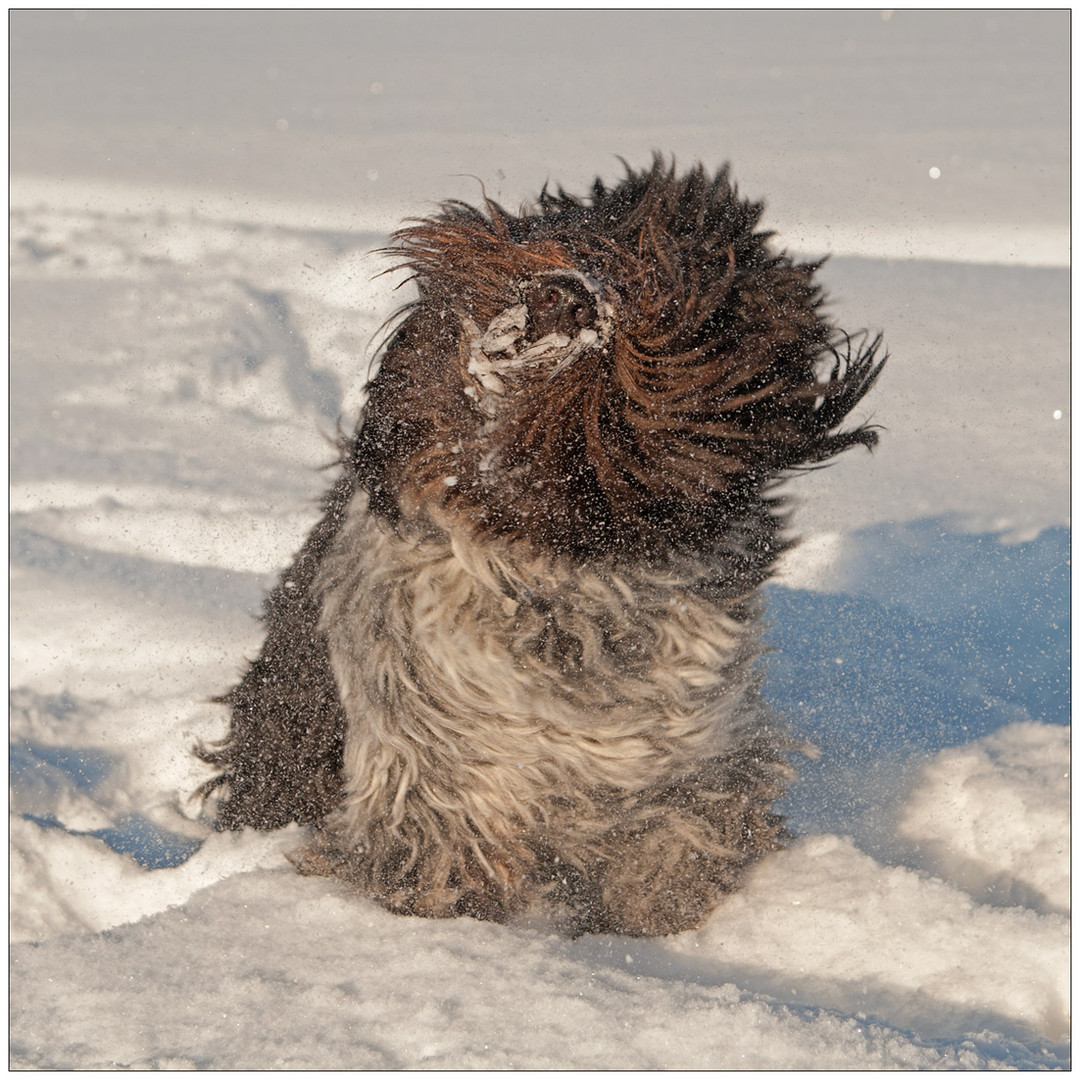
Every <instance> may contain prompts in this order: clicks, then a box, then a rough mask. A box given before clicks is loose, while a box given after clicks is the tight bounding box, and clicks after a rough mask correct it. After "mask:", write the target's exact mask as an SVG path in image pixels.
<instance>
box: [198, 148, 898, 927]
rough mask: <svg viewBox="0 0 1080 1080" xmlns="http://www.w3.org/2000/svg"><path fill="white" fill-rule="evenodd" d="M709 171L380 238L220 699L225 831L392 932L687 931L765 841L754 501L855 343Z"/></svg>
mask: <svg viewBox="0 0 1080 1080" xmlns="http://www.w3.org/2000/svg"><path fill="white" fill-rule="evenodd" d="M760 215H761V206H760V204H756V203H752V202H749V201H746V200H744V199H742V198H740V197H739V195H738V193H737V191H736V189H735V188H734V186H733V185H732V184H731V182H730V180H729V178H728V173H727V170H726V169H724V170H721V171H720V172H719V173H718V174H717V175H715V176H710V175H709V174H708V173H706V172H705V170H704V169H702V168H701V167H700V166H699V167H697V168H694V169H692V170H690V171H689V172H687V173H685V174H684V175H679V174H678V173H677V172H676V170H675V167H674V165H670V164H668V163H666V162H665V161H663V160H662V159H661V158H659V157H658V158H656V159H655V160H654V162H653V164H652V167H651V168H649V169H646V170H643V171H641V172H635V171H633V170H630V169H628V170H627V174H626V176H625V178H624V179H623V180H622V181H621V182H620V183H619V184H618V185H616V186H615V187H607V186H606V185H605V184H603V183H602V182H601V181H600V180H597V181H596V182H595V184H594V185H593V188H592V192H591V195H590V196H588V197H587V198H575V197H573V196H570V195H568V194H566V193H565V192H563V191H562V190H561V189H560V190H559V191H558V193H557V194H552V193H550V192H549V191H547V190H546V189H545V190H544V191H543V192H542V193H541V195H540V198H539V201H538V203H537V205H536V206H535V207H534V208H532V209H531V210H528V211H525V212H523V213H521V214H520V215H514V214H510V213H507V212H506V211H505V210H503V209H502V208H501V207H499V206H497V205H495V204H493V203H491V202H490V201H485V204H484V206H483V208H482V209H475V208H473V207H471V206H467V205H464V204H462V203H456V202H454V203H447V204H445V205H444V206H443V208H442V210H441V212H440V213H439V214H438V215H436V216H434V217H432V218H431V219H428V220H424V221H420V222H418V223H415V224H412V225H409V226H408V227H406V228H403V229H402V230H401V231H400V232H398V233H397V234H396V235H395V237H394V243H393V246H392V247H391V248H390V249H389V251H390V253H391V254H392V255H393V256H394V257H395V258H396V259H397V260H398V261H399V262H400V263H403V264H404V265H406V266H408V267H410V268H411V269H412V271H413V273H414V277H415V282H416V286H417V288H418V292H419V298H418V299H417V300H416V301H415V303H413V304H411V305H410V306H409V307H408V308H407V309H405V311H404V312H403V313H402V317H401V321H400V324H399V325H398V328H397V330H396V331H395V332H394V334H393V336H392V337H391V339H390V341H389V343H388V344H387V346H386V347H385V349H384V350H383V352H382V354H381V363H380V367H379V371H378V374H377V375H376V376H375V378H374V379H373V380H372V382H371V383H370V386H369V388H368V402H367V405H366V408H365V413H364V417H363V420H362V422H361V424H360V426H359V428H358V430H357V431H356V433H355V435H354V436H353V437H352V438H351V439H350V440H348V442H347V444H346V445H345V447H344V452H343V455H342V461H341V466H342V475H341V477H340V479H338V481H337V482H336V483H335V485H334V486H333V488H332V490H331V491H330V493H329V495H328V496H327V498H326V501H325V513H324V516H323V519H322V521H321V522H320V523H319V524H318V525H317V526H316V528H315V530H314V531H313V532H312V534H311V535H310V536H309V537H308V540H307V542H306V543H305V545H304V547H303V549H302V550H301V552H300V554H299V555H298V557H297V559H296V561H295V563H294V564H293V565H292V566H291V567H290V568H289V569H288V570H287V571H286V572H285V574H284V575H283V577H282V579H281V581H280V583H279V584H278V586H277V587H276V588H275V589H274V591H273V592H272V593H271V595H270V597H269V600H268V602H267V607H266V624H267V636H266V642H265V645H264V646H263V650H262V652H261V654H260V655H259V657H258V658H257V659H256V660H255V661H254V662H253V663H252V664H251V665H250V667H249V668H248V670H247V673H246V674H245V676H244V678H243V680H242V681H241V682H240V684H239V685H238V686H237V687H236V688H235V689H234V690H232V691H231V693H229V694H228V695H227V696H226V697H225V698H224V699H222V700H223V701H224V702H225V703H227V704H228V705H229V706H230V707H231V710H232V728H231V731H230V733H229V735H228V737H227V739H226V740H225V741H224V742H223V743H222V744H220V745H219V746H218V747H217V748H214V749H210V750H204V751H203V756H204V758H205V759H206V760H207V761H209V762H211V763H213V764H214V765H216V766H218V767H219V768H220V769H221V773H220V775H219V776H218V777H217V778H216V779H215V780H213V781H211V783H210V784H209V785H207V790H208V791H213V790H214V789H217V788H220V789H221V790H220V792H219V795H220V796H221V797H220V798H219V800H218V805H217V822H218V825H219V826H220V827H221V828H240V827H243V826H254V827H256V828H264V829H265V828H274V827H277V826H280V825H283V824H285V823H287V822H290V821H293V820H295V821H299V822H302V823H309V824H312V825H314V826H316V828H315V830H314V834H313V836H312V839H311V841H310V843H309V844H308V845H307V847H306V848H305V849H304V850H303V851H301V852H298V853H297V854H296V855H295V856H294V861H295V862H296V864H297V866H298V867H299V868H300V869H301V870H302V871H304V872H308V873H325V874H336V875H339V876H340V877H342V878H344V879H345V880H347V881H349V882H350V883H352V884H353V885H354V886H355V887H356V888H357V889H358V890H360V891H361V892H363V893H364V894H365V895H367V896H370V897H372V898H374V899H375V900H377V901H379V902H380V903H382V904H384V905H385V906H386V907H388V908H390V909H391V910H394V911H399V912H405V913H411V914H418V915H431V916H452V915H463V914H468V915H474V916H477V917H480V918H486V919H498V920H504V919H508V918H511V917H513V916H514V915H515V914H517V913H521V912H526V911H530V910H538V909H542V910H552V911H561V912H562V913H563V916H564V918H565V920H566V924H567V925H568V927H569V928H570V929H571V930H572V931H574V932H587V931H603V932H618V933H626V934H666V933H672V932H676V931H679V930H683V929H686V928H689V927H693V926H696V925H698V924H699V923H700V922H701V921H702V920H703V919H704V918H705V917H706V916H707V915H708V914H709V912H710V911H712V910H713V908H714V907H715V906H716V905H717V903H718V902H719V900H720V898H721V896H722V894H723V893H724V892H726V891H729V890H731V889H732V888H735V887H736V886H737V885H738V883H739V881H740V879H741V877H742V876H743V874H744V872H745V870H746V868H747V867H748V866H749V865H750V864H751V863H752V862H753V861H754V860H755V859H757V858H758V857H760V856H761V855H762V854H763V853H765V852H768V851H771V850H773V849H775V848H776V847H778V846H779V845H780V843H781V842H782V836H783V829H782V824H781V821H780V819H779V818H778V817H777V816H776V815H775V814H774V813H773V812H772V810H771V806H772V803H773V801H774V800H775V799H776V797H777V796H778V795H779V794H780V793H781V792H782V790H783V788H784V784H785V780H786V778H787V777H788V766H787V764H786V762H785V754H786V752H787V750H788V749H789V746H788V741H787V737H786V735H785V733H784V729H783V726H782V724H780V723H779V722H778V720H777V718H776V717H774V716H773V714H772V713H771V712H770V711H769V709H768V707H767V706H766V705H765V704H764V703H763V701H762V700H761V697H760V684H761V673H760V670H759V666H758V663H757V661H758V660H759V658H760V656H761V654H762V652H763V646H762V642H761V634H762V612H761V602H760V597H759V590H760V586H761V584H762V582H764V581H765V580H766V578H767V577H768V576H769V574H770V573H771V572H772V569H773V567H774V565H775V563H776V560H777V558H778V556H779V555H780V554H781V553H782V552H783V551H784V550H785V547H786V546H787V541H786V540H785V539H784V538H783V536H782V535H781V534H782V529H783V527H784V524H785V517H784V511H783V505H782V503H781V501H780V499H779V497H778V495H777V492H776V486H777V484H778V483H779V482H780V481H781V480H782V479H783V478H784V477H785V476H787V475H789V474H790V473H791V471H792V470H797V469H799V468H802V467H805V466H808V465H812V464H815V463H819V462H824V461H826V460H827V459H829V458H830V457H832V456H833V455H835V454H837V453H839V452H840V451H842V450H844V449H846V448H847V447H849V446H853V445H857V444H861V445H863V446H872V445H873V443H874V441H875V437H876V436H875V433H874V432H873V431H872V430H870V429H868V428H866V427H858V428H855V429H853V430H846V431H845V430H841V428H840V425H841V424H842V422H843V420H844V418H845V417H846V416H847V414H848V413H849V412H850V410H851V409H852V407H853V406H854V405H855V404H856V403H857V402H858V401H859V400H860V399H861V398H862V396H863V395H864V394H865V393H866V391H867V390H868V389H869V387H870V386H871V384H872V383H873V382H874V380H875V378H876V377H877V375H878V373H879V371H880V370H881V365H882V363H883V362H884V359H883V358H878V356H877V354H878V352H879V340H878V339H874V340H872V341H865V340H864V341H862V342H861V343H858V342H855V343H853V342H852V340H851V339H850V338H849V337H848V336H847V335H845V334H843V333H842V332H840V331H838V330H837V329H836V328H835V327H834V326H833V325H832V324H831V323H830V321H829V320H828V319H827V318H825V316H824V314H823V312H822V310H821V301H822V297H821V292H820V289H819V288H818V286H817V285H816V284H815V283H814V280H813V275H814V272H815V270H816V269H817V266H816V265H815V264H798V263H795V262H793V261H792V260H791V259H790V258H788V257H787V256H786V255H783V254H780V253H776V252H774V251H773V250H771V248H770V245H769V234H768V233H765V232H761V231H756V226H757V223H758V220H759V217H760Z"/></svg>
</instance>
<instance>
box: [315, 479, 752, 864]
mask: <svg viewBox="0 0 1080 1080" xmlns="http://www.w3.org/2000/svg"><path fill="white" fill-rule="evenodd" d="M696 576H698V575H696V574H695V573H694V572H693V568H692V567H691V568H688V569H687V571H686V572H683V573H680V572H679V571H676V570H667V571H644V570H636V571H634V572H633V574H630V573H627V572H623V571H620V570H619V569H618V568H616V567H615V566H613V565H604V564H600V565H591V566H580V565H576V564H573V563H571V562H569V561H558V560H554V559H542V558H537V557H534V556H525V557H521V556H519V555H518V554H517V553H515V552H513V551H511V550H508V549H507V547H506V546H505V545H502V546H500V545H499V544H498V542H493V541H487V542H485V543H483V544H478V543H474V542H472V541H471V540H469V539H468V538H466V536H465V534H464V532H463V531H461V530H458V531H456V532H455V531H451V532H449V533H447V532H438V533H434V532H431V533H429V534H428V535H423V536H421V535H410V534H409V533H408V532H407V531H403V532H402V534H401V535H398V534H395V533H394V532H393V531H391V529H390V527H389V526H387V525H386V524H382V523H380V522H379V521H377V520H376V519H375V518H374V517H373V516H371V515H370V514H369V513H368V510H367V497H366V495H365V494H364V493H358V494H357V495H356V496H354V498H353V501H352V503H351V505H350V507H349V509H348V513H347V519H346V522H345V524H344V526H343V527H342V529H341V531H340V533H339V534H338V536H337V538H336V540H335V542H334V547H333V549H332V551H331V553H330V555H329V556H328V557H327V558H326V559H325V561H324V562H323V565H322V567H321V569H320V572H319V577H318V580H317V582H316V590H317V592H318V593H319V594H320V595H321V599H322V605H323V610H322V620H321V623H320V629H321V630H322V631H323V632H324V633H325V634H326V635H327V638H328V642H329V648H330V656H331V660H332V664H333V670H334V674H335V677H336V679H337V685H338V691H339V694H340V698H341V701H342V704H343V706H344V708H345V712H346V715H347V717H348V734H347V742H346V748H345V758H344V774H345V778H346V792H345V802H344V809H343V810H342V811H341V812H340V813H339V814H338V815H337V828H338V830H339V831H340V832H343V833H344V836H345V839H346V841H347V842H348V843H350V844H352V845H355V847H356V849H362V848H363V847H364V844H365V837H366V836H367V834H368V830H369V829H370V828H373V827H375V826H376V825H377V826H378V827H379V828H380V829H387V828H389V829H390V830H395V829H398V828H400V827H401V825H402V824H403V822H405V821H406V819H407V818H408V816H409V813H410V809H409V808H410V806H417V807H423V808H424V810H423V813H424V814H425V815H427V814H429V813H430V811H431V810H435V811H437V813H438V815H439V816H440V820H443V821H445V822H446V823H447V826H448V827H449V828H450V829H453V830H455V831H456V832H458V833H459V834H468V835H471V836H479V837H482V838H483V839H485V840H487V841H488V842H494V843H498V842H500V841H504V842H505V841H507V840H508V839H511V840H512V838H513V837H514V836H516V835H519V834H520V832H521V831H522V829H523V828H524V829H526V830H527V829H528V828H529V827H533V828H542V827H545V826H546V827H549V828H550V827H554V828H559V829H564V828H565V829H570V830H571V831H574V830H577V831H580V830H585V831H586V832H587V831H588V830H589V828H590V825H589V822H590V820H594V821H595V825H596V829H597V830H598V831H599V830H601V829H602V828H606V827H609V826H610V824H611V811H610V807H609V808H608V809H607V810H606V811H601V810H599V809H597V810H596V812H594V813H592V814H590V813H589V801H588V800H589V798H590V794H589V793H590V792H594V791H599V790H603V789H605V788H607V789H609V790H610V789H618V790H619V791H620V792H623V793H626V794H633V793H635V792H641V791H644V790H645V789H647V788H650V787H653V786H654V785H657V784H658V783H663V782H664V781H665V780H667V779H675V778H677V777H678V776H679V775H680V773H684V772H686V771H687V770H688V769H690V768H692V767H693V764H694V763H695V762H699V761H701V760H702V759H704V758H708V757H710V756H712V755H717V754H724V753H728V752H730V751H733V750H736V749H738V748H739V746H740V745H741V744H743V743H744V742H745V741H747V740H749V739H750V738H751V737H752V736H754V735H760V733H761V707H760V705H759V704H758V698H757V689H758V686H759V683H760V678H759V676H758V674H757V672H756V671H755V670H754V667H753V662H754V660H755V659H756V657H757V656H758V655H760V652H761V645H760V641H759V636H760V629H759V622H760V620H758V619H750V620H747V621H743V622H739V621H737V620H736V619H734V618H732V617H731V616H730V615H729V614H727V613H726V611H725V610H724V609H723V608H722V607H720V606H718V605H717V604H714V603H712V602H710V601H708V600H705V599H703V598H702V597H701V596H700V595H698V594H697V593H695V592H694V591H693V588H692V586H693V585H694V583H695V577H696ZM538 601H540V602H538ZM743 603H744V605H745V603H746V601H743ZM545 628H547V630H548V632H549V633H552V632H555V631H554V628H557V630H558V632H561V633H563V634H568V635H573V636H574V637H576V638H577V639H579V640H580V642H581V644H582V651H581V655H580V657H579V659H580V663H579V664H578V665H576V667H574V666H571V667H568V666H567V664H566V663H565V661H563V662H559V663H555V662H552V661H551V660H548V659H545V658H544V657H543V656H542V655H538V651H537V648H536V641H537V639H538V638H539V636H540V635H541V634H543V633H544V631H545Z"/></svg>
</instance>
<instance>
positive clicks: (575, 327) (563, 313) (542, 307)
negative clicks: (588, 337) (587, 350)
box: [522, 274, 600, 341]
mask: <svg viewBox="0 0 1080 1080" xmlns="http://www.w3.org/2000/svg"><path fill="white" fill-rule="evenodd" d="M522 299H523V300H524V301H525V307H526V308H527V310H528V312H529V321H528V324H527V328H526V329H527V333H528V337H529V340H530V341H539V340H540V339H541V338H543V337H547V335H548V334H565V335H566V336H567V337H569V338H574V337H577V335H578V333H579V332H580V331H581V330H586V329H596V328H597V325H598V323H599V321H600V315H599V312H598V310H597V304H596V296H595V295H594V293H593V292H592V291H591V290H590V289H589V286H588V285H587V284H586V283H585V282H584V281H581V280H579V279H578V278H576V277H570V276H569V275H566V276H564V275H561V274H551V275H549V276H545V277H543V278H539V279H538V280H536V281H533V282H531V283H530V284H528V285H526V286H525V289H524V290H523V294H522Z"/></svg>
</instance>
